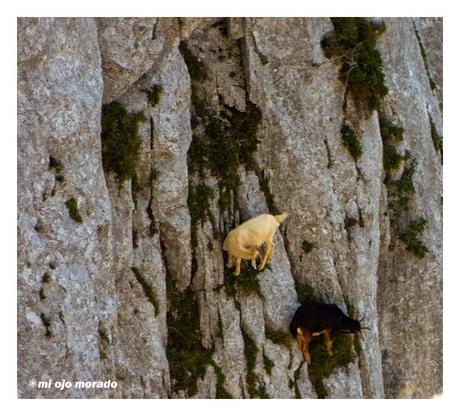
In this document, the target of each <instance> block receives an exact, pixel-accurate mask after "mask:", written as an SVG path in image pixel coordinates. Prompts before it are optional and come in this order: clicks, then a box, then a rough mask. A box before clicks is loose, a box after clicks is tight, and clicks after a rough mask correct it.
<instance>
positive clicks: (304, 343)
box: [289, 303, 368, 364]
mask: <svg viewBox="0 0 460 416" xmlns="http://www.w3.org/2000/svg"><path fill="white" fill-rule="evenodd" d="M361 329H362V328H361V324H360V322H359V321H357V320H355V319H351V318H349V317H348V316H347V315H345V314H344V313H343V312H342V311H341V310H340V309H339V307H338V306H337V305H334V304H328V303H305V304H304V305H302V306H299V308H298V309H297V311H296V313H295V314H294V317H293V318H292V320H291V324H290V325H289V330H290V331H291V334H292V336H293V337H294V338H297V343H298V344H299V348H300V350H301V351H302V355H303V358H304V359H305V361H306V362H307V363H308V364H310V363H311V357H310V351H309V349H308V347H309V345H310V341H311V338H312V337H314V336H318V335H321V334H324V343H325V345H326V348H327V351H328V353H329V355H332V337H333V336H334V333H335V332H348V333H360V332H361ZM366 329H368V328H366Z"/></svg>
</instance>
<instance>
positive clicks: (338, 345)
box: [308, 334, 355, 399]
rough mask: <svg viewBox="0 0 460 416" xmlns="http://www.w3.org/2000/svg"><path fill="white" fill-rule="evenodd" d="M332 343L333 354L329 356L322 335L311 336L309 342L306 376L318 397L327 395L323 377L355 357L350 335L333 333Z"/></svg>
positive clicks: (328, 375) (322, 397)
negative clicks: (309, 360)
mask: <svg viewBox="0 0 460 416" xmlns="http://www.w3.org/2000/svg"><path fill="white" fill-rule="evenodd" d="M333 345H334V355H333V356H332V357H331V356H329V354H328V352H327V349H326V347H325V346H324V340H323V336H319V337H313V339H312V341H311V343H310V354H311V364H310V365H309V366H308V377H309V379H310V381H311V383H312V385H313V387H314V388H315V391H316V394H317V395H318V398H320V399H324V398H325V397H326V396H327V395H328V391H327V389H326V387H325V385H324V379H326V378H328V377H330V376H331V375H332V374H333V372H334V370H335V369H336V368H337V367H345V366H347V365H348V364H349V363H351V362H352V361H353V360H354V359H355V354H354V353H353V339H352V335H349V334H336V335H334V337H333Z"/></svg>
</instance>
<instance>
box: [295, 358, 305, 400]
mask: <svg viewBox="0 0 460 416" xmlns="http://www.w3.org/2000/svg"><path fill="white" fill-rule="evenodd" d="M302 364H303V363H300V365H299V366H298V367H297V370H295V371H294V381H293V383H294V392H295V398H296V399H301V398H302V396H301V394H300V390H299V386H298V385H297V380H298V379H299V378H300V369H301V368H302Z"/></svg>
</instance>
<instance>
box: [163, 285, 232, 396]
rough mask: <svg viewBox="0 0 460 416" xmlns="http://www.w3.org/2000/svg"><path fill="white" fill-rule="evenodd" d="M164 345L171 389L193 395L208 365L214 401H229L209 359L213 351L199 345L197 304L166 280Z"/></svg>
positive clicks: (222, 378)
mask: <svg viewBox="0 0 460 416" xmlns="http://www.w3.org/2000/svg"><path fill="white" fill-rule="evenodd" d="M168 283H169V284H168V287H167V294H168V313H167V315H166V321H167V328H168V345H167V348H166V356H167V358H168V362H169V372H170V375H171V390H172V391H174V392H178V391H180V390H183V391H185V392H186V394H187V395H188V397H192V396H194V395H195V394H196V393H197V385H196V383H197V380H198V379H199V378H201V377H203V376H204V375H205V372H206V367H207V366H208V365H212V366H213V367H214V370H215V371H216V376H217V386H216V395H217V396H218V398H230V397H231V396H230V394H229V393H228V392H226V390H225V388H224V383H225V375H224V374H223V373H222V370H221V369H220V367H219V366H218V365H217V364H216V363H215V361H214V360H213V358H212V354H213V351H212V350H209V349H206V348H204V347H203V345H202V344H201V336H200V316H199V309H198V302H197V299H196V295H195V293H194V292H193V290H192V289H191V288H190V287H189V288H187V289H186V290H184V291H183V292H180V291H179V290H177V288H176V285H175V283H174V282H173V281H168Z"/></svg>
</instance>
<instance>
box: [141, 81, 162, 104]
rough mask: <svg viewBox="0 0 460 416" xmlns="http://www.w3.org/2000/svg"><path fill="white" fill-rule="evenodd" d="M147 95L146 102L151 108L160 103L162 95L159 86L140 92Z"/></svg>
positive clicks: (155, 85)
mask: <svg viewBox="0 0 460 416" xmlns="http://www.w3.org/2000/svg"><path fill="white" fill-rule="evenodd" d="M142 92H145V94H146V95H147V101H148V103H149V104H150V106H151V107H156V105H157V104H158V103H159V102H160V98H161V94H162V93H163V87H162V86H161V85H159V84H154V85H152V87H151V88H149V89H146V90H142Z"/></svg>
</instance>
